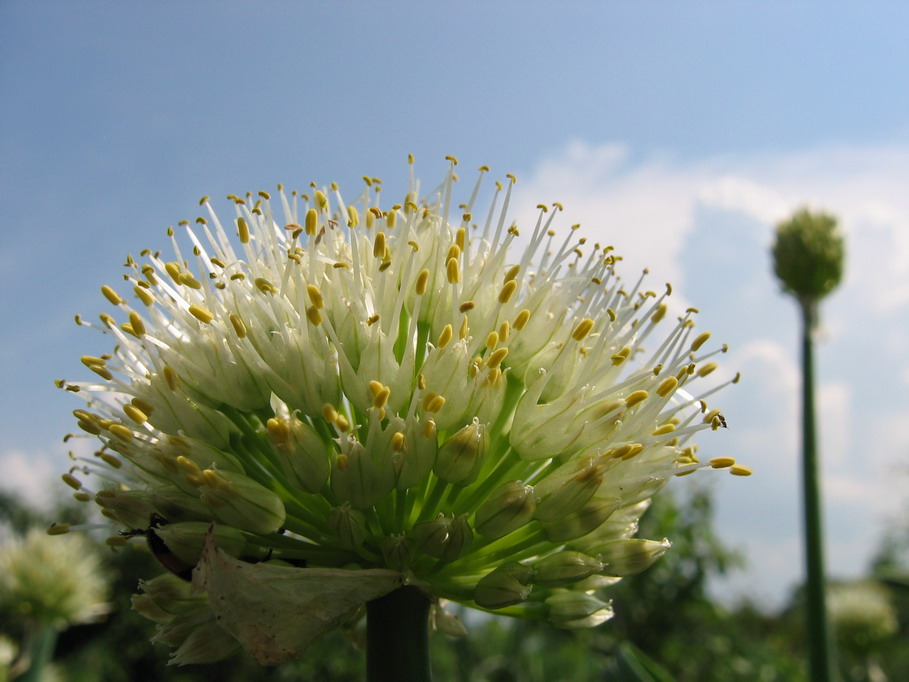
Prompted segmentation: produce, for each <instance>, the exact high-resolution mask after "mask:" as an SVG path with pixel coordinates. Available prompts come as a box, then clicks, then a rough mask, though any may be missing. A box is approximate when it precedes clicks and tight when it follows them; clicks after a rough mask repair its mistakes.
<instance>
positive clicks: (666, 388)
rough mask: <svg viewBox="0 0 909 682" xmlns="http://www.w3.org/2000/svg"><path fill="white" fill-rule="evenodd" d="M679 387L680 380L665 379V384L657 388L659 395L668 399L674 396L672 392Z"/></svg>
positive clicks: (673, 378)
mask: <svg viewBox="0 0 909 682" xmlns="http://www.w3.org/2000/svg"><path fill="white" fill-rule="evenodd" d="M678 385H679V380H678V379H676V378H675V377H668V378H666V379H663V382H662V383H661V384H660V385H659V387H658V388H657V391H656V392H657V395H658V396H660V397H661V398H668V397H669V396H670V395H672V392H673V391H675V389H676V388H678Z"/></svg>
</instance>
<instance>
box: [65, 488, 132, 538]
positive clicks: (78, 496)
mask: <svg viewBox="0 0 909 682" xmlns="http://www.w3.org/2000/svg"><path fill="white" fill-rule="evenodd" d="M73 499H74V500H76V502H91V501H92V496H91V495H89V494H88V493H73ZM124 539H125V538H124Z"/></svg>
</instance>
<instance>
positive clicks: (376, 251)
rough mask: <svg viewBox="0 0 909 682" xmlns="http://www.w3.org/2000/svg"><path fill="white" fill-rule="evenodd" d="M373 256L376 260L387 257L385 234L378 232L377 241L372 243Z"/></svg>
mask: <svg viewBox="0 0 909 682" xmlns="http://www.w3.org/2000/svg"><path fill="white" fill-rule="evenodd" d="M372 255H373V256H374V257H376V258H384V257H385V233H384V232H376V239H375V241H374V242H373V243H372Z"/></svg>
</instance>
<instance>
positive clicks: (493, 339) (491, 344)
mask: <svg viewBox="0 0 909 682" xmlns="http://www.w3.org/2000/svg"><path fill="white" fill-rule="evenodd" d="M498 345H499V333H498V332H489V335H488V336H487V337H486V347H487V348H488V349H489V350H492V349H493V348H495V347H496V346H498Z"/></svg>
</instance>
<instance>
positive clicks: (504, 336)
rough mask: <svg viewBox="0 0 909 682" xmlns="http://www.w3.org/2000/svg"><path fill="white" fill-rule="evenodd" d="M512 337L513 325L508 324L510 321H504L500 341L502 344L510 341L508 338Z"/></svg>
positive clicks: (501, 326)
mask: <svg viewBox="0 0 909 682" xmlns="http://www.w3.org/2000/svg"><path fill="white" fill-rule="evenodd" d="M510 335H511V325H510V324H508V320H503V321H502V324H500V325H499V340H500V341H501V342H502V343H506V342H507V341H508V337H509V336H510Z"/></svg>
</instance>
